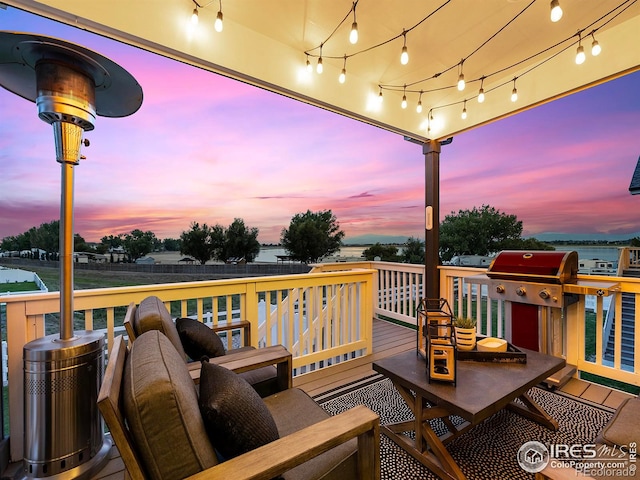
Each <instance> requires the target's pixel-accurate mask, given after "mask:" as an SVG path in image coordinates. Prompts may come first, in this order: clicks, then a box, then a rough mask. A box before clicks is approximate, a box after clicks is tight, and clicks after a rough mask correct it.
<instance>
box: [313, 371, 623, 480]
mask: <svg viewBox="0 0 640 480" xmlns="http://www.w3.org/2000/svg"><path fill="white" fill-rule="evenodd" d="M529 395H530V396H531V397H532V398H533V399H534V400H535V401H536V402H538V403H539V404H540V405H541V406H542V407H543V408H544V409H545V410H546V411H547V413H549V414H550V415H551V416H552V417H553V418H555V419H556V420H557V421H558V423H559V428H558V431H556V432H552V431H551V430H548V429H547V428H545V427H543V426H542V425H539V424H537V423H535V422H533V421H531V420H528V419H526V418H524V417H521V416H520V415H518V414H516V413H514V412H511V411H510V410H506V409H503V410H501V411H500V412H498V413H496V414H494V415H493V416H491V417H489V418H487V419H486V420H485V421H484V422H482V423H480V424H479V425H476V426H475V427H474V428H472V429H471V430H469V431H468V432H466V433H465V434H463V435H461V436H459V437H458V438H456V439H455V440H453V441H452V442H451V443H449V444H448V445H447V449H448V450H449V452H450V453H451V456H452V457H453V458H454V459H455V461H456V462H457V463H458V465H459V466H460V468H461V469H462V471H463V472H464V474H465V475H466V476H467V478H469V480H485V479H486V480H502V479H505V480H507V479H508V480H512V479H532V478H534V475H533V474H530V473H528V472H526V471H524V470H523V469H522V468H521V467H520V466H519V465H518V461H517V459H516V454H517V452H518V449H519V448H520V447H521V446H522V445H523V444H524V443H526V442H528V441H532V440H537V441H539V442H541V443H543V444H545V445H550V444H584V443H592V442H593V440H594V439H595V438H596V436H597V435H598V433H599V432H600V430H601V429H602V428H603V427H604V426H605V424H606V423H607V421H608V420H609V419H610V418H611V416H612V415H613V412H612V411H611V410H609V409H606V408H604V407H598V406H596V405H591V404H586V403H583V402H580V401H577V400H574V399H573V397H568V396H566V395H562V394H558V393H553V392H550V391H547V390H544V389H542V388H537V387H534V388H532V389H531V390H529ZM315 400H316V402H318V403H319V404H320V405H321V406H322V408H324V409H325V410H326V411H327V412H329V413H330V414H331V415H336V414H338V413H341V412H343V411H345V410H348V409H349V408H352V407H354V406H356V405H366V406H367V407H369V408H370V409H371V410H373V411H374V412H376V413H377V414H378V415H380V423H381V424H386V423H392V422H400V421H407V420H410V419H412V418H413V413H412V412H411V410H410V409H409V407H408V406H407V404H406V403H405V402H404V400H403V399H402V397H401V396H400V394H399V393H398V392H397V390H396V389H395V388H394V386H393V384H392V383H391V381H390V380H388V379H386V378H385V377H383V376H382V375H373V376H371V377H368V378H366V379H364V380H361V381H359V382H354V383H353V384H350V385H347V386H345V387H341V388H340V389H336V390H333V391H331V392H328V393H325V394H323V395H321V396H317V397H315ZM452 420H453V422H454V423H455V424H459V423H460V422H462V419H461V418H459V417H452ZM432 428H433V429H434V430H435V431H436V433H438V434H442V433H444V431H445V430H444V425H443V424H442V422H441V421H440V420H434V421H432ZM380 455H381V468H382V478H383V479H388V480H404V479H411V480H413V479H437V478H438V477H437V476H435V475H434V474H433V473H431V472H430V471H429V470H428V469H427V468H426V467H424V466H423V465H422V464H421V463H419V462H418V461H417V460H415V459H414V458H413V457H412V456H411V455H409V454H408V453H406V452H405V451H404V450H402V449H401V448H400V447H398V446H397V445H396V444H395V443H394V442H393V441H391V440H389V439H388V438H387V437H386V436H385V435H384V434H381V435H380Z"/></svg>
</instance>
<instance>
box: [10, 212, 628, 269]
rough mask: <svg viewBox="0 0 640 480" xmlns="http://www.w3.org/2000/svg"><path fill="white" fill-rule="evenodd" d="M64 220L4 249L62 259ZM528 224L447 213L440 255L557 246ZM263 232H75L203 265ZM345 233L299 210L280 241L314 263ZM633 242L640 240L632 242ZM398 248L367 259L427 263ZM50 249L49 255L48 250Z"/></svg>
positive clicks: (248, 253)
mask: <svg viewBox="0 0 640 480" xmlns="http://www.w3.org/2000/svg"><path fill="white" fill-rule="evenodd" d="M59 228H60V222H59V221H58V220H55V221H52V222H49V223H43V224H42V225H40V226H39V227H32V228H31V229H29V230H28V231H27V232H24V233H22V234H20V235H16V236H13V237H5V238H3V239H2V241H1V242H0V250H3V251H37V252H38V253H37V255H38V258H40V259H54V260H55V259H57V252H58V249H59V238H60V237H59ZM522 231H523V223H522V221H520V220H518V219H517V217H516V216H515V215H512V214H507V213H505V212H501V211H500V210H498V209H496V208H494V207H491V206H489V205H482V206H481V207H473V208H472V209H470V210H459V211H458V212H457V213H456V212H451V213H450V214H449V215H446V216H445V218H444V220H443V221H442V222H441V224H440V230H439V233H440V244H439V250H440V257H441V260H442V261H449V260H451V259H452V258H453V257H454V256H456V255H483V256H486V255H491V254H494V253H497V252H499V251H502V250H554V247H553V246H551V245H549V244H548V243H545V242H541V241H539V240H537V239H535V238H523V237H522ZM258 234H259V231H258V229H257V228H255V227H249V226H247V225H245V222H244V220H242V219H241V218H235V219H234V220H233V222H232V223H231V224H230V225H229V226H227V227H224V226H222V225H220V224H215V225H209V224H207V223H203V224H200V223H198V222H192V223H191V224H190V226H189V228H188V229H187V230H185V231H183V232H182V233H181V235H180V238H177V239H174V238H166V239H164V240H159V239H158V238H156V236H155V234H154V233H153V232H151V231H146V232H145V231H142V230H139V229H134V230H132V231H131V232H129V233H125V234H118V235H109V236H104V237H102V238H101V239H100V243H99V244H88V243H87V242H85V240H84V239H83V238H82V237H81V236H80V235H78V234H76V235H75V236H74V250H75V251H76V252H93V253H102V254H105V253H108V252H113V251H116V250H118V251H124V252H126V255H127V256H128V261H135V260H136V259H138V258H141V257H143V256H145V255H147V254H149V253H151V252H153V251H162V250H167V251H179V252H180V253H181V254H183V255H187V256H189V257H192V258H193V259H195V260H196V261H198V262H200V263H201V264H205V263H206V262H207V261H209V260H218V261H222V262H226V261H228V260H229V259H233V258H236V259H244V260H245V261H246V262H253V261H254V260H255V259H256V257H257V256H258V254H259V252H260V243H259V242H258ZM344 237H345V233H344V231H342V230H341V229H340V224H339V222H338V220H337V218H336V216H335V215H334V214H333V213H332V211H331V210H321V211H317V212H312V211H310V210H307V211H306V212H304V213H297V214H295V215H294V216H293V217H292V218H291V221H290V223H289V227H288V228H283V229H282V231H281V235H280V244H281V245H282V247H283V248H284V249H285V250H286V252H287V254H288V255H289V257H290V258H291V259H292V260H297V261H301V262H304V263H314V262H318V261H320V260H321V259H323V258H325V257H327V256H329V255H332V254H334V253H336V252H337V251H339V250H340V247H342V245H343V239H344ZM630 242H631V245H632V246H633V245H635V244H639V245H640V239H637V238H634V239H631V240H630ZM401 248H402V252H401V253H398V247H397V246H393V245H382V244H380V243H377V244H375V245H373V246H371V247H369V248H367V249H366V250H365V251H364V252H363V255H364V257H365V258H366V259H367V260H374V259H377V258H379V259H381V260H383V261H392V262H406V263H418V264H419V263H423V262H424V250H425V244H424V241H423V240H420V239H418V238H414V237H410V238H409V239H408V240H407V242H406V243H405V244H403V245H402V246H401ZM43 252H44V253H43Z"/></svg>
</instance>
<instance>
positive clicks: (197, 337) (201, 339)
mask: <svg viewBox="0 0 640 480" xmlns="http://www.w3.org/2000/svg"><path fill="white" fill-rule="evenodd" d="M176 329H177V330H178V335H179V336H180V342H181V343H182V348H184V351H185V352H186V354H187V355H188V356H189V357H190V358H191V359H192V360H196V361H197V360H200V359H201V358H202V357H204V356H207V357H209V358H213V357H220V356H222V355H224V353H225V351H224V345H223V343H222V340H220V337H219V336H218V334H217V333H216V332H214V331H213V330H211V329H210V328H209V327H207V326H206V325H205V324H204V323H202V322H200V321H198V320H195V319H193V318H177V319H176Z"/></svg>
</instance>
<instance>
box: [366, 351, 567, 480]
mask: <svg viewBox="0 0 640 480" xmlns="http://www.w3.org/2000/svg"><path fill="white" fill-rule="evenodd" d="M522 350H523V351H525V352H526V354H527V363H524V364H522V363H488V362H469V361H458V363H457V372H456V385H455V386H454V385H453V384H451V383H444V382H438V381H435V380H431V383H429V382H428V379H427V368H426V364H425V360H424V358H422V357H421V356H419V355H417V353H416V351H415V350H410V351H407V352H405V353H401V354H399V355H395V356H393V357H388V358H385V359H382V360H379V361H376V362H374V363H373V369H374V370H375V371H377V372H379V373H381V374H383V375H384V376H386V377H387V378H389V379H390V380H391V381H392V382H393V384H394V386H395V387H396V389H397V390H398V392H399V393H400V395H401V396H402V398H403V399H404V401H405V402H407V405H409V407H410V408H411V410H412V411H413V414H414V416H415V418H414V420H410V421H408V422H400V423H394V424H388V425H382V426H381V431H382V432H383V433H384V434H385V435H387V436H388V437H389V438H390V439H391V440H393V441H394V442H396V443H397V444H398V445H399V446H400V447H402V448H403V449H405V450H406V451H407V452H408V453H409V454H411V455H412V456H413V457H414V458H415V459H416V460H418V461H419V462H421V463H422V464H423V465H424V466H426V467H427V468H428V469H430V470H431V471H432V472H434V473H435V474H436V475H438V476H440V477H441V478H445V479H447V478H452V479H465V478H466V477H465V476H464V474H463V473H462V471H461V470H460V467H459V466H458V465H457V464H456V462H455V461H454V460H453V458H452V457H451V455H450V454H449V452H448V451H447V449H446V447H445V445H446V444H447V443H449V442H450V441H451V440H453V439H454V438H456V437H457V436H458V435H461V434H462V433H464V432H466V431H467V430H469V429H470V428H471V427H473V426H475V425H477V424H479V423H480V422H482V421H483V420H484V419H486V418H488V417H489V416H491V415H493V414H494V413H496V412H498V411H499V410H501V409H502V408H505V407H508V408H510V409H511V410H514V411H515V412H517V413H519V414H521V415H523V416H525V417H527V418H529V419H531V420H534V421H536V422H538V423H540V424H542V425H544V426H546V427H547V428H549V429H551V430H557V428H558V422H557V421H556V420H554V419H553V418H551V416H549V415H548V414H547V413H546V412H545V411H544V410H543V409H542V407H541V406H540V405H538V404H537V403H536V402H534V401H533V399H532V398H531V397H530V396H529V395H528V394H527V391H528V390H529V389H530V388H531V387H533V386H534V385H537V384H538V383H540V382H541V381H542V380H544V379H545V378H547V377H548V376H550V375H551V374H553V373H555V372H557V371H558V370H560V369H562V368H563V367H564V366H565V360H564V359H563V358H559V357H554V356H551V355H545V354H541V353H537V352H533V351H530V350H525V349H522ZM516 398H517V399H520V401H521V402H522V404H520V403H514V402H513V401H514V400H515V399H516ZM427 402H428V403H427ZM450 415H458V416H460V417H462V418H463V419H464V420H465V422H463V423H462V424H461V425H458V426H455V425H454V424H453V422H452V421H451V419H450V418H449V416H450ZM436 418H440V419H442V421H443V422H444V424H445V426H446V427H447V429H448V430H449V431H448V432H447V433H446V434H445V435H442V436H440V437H438V435H436V433H435V432H434V431H433V429H432V428H431V425H430V424H429V420H432V419H436ZM406 432H415V439H412V438H410V437H409V436H408V435H407V433H406ZM500 434H501V432H496V435H500Z"/></svg>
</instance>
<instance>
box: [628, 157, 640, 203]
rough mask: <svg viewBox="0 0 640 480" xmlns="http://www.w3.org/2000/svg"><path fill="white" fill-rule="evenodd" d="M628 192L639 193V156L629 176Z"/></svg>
mask: <svg viewBox="0 0 640 480" xmlns="http://www.w3.org/2000/svg"><path fill="white" fill-rule="evenodd" d="M629 192H631V195H638V194H640V157H638V163H637V164H636V169H635V170H634V172H633V176H632V177H631V185H629Z"/></svg>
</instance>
